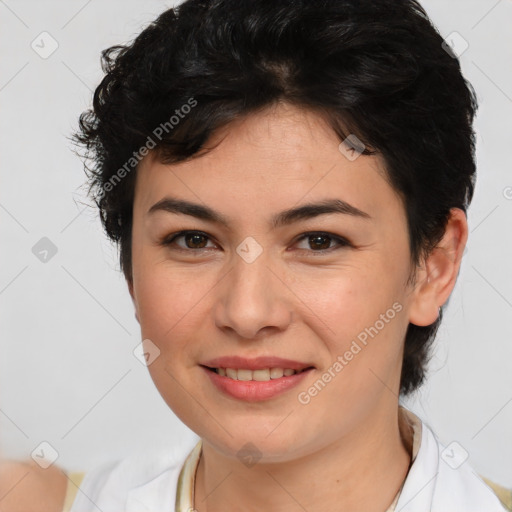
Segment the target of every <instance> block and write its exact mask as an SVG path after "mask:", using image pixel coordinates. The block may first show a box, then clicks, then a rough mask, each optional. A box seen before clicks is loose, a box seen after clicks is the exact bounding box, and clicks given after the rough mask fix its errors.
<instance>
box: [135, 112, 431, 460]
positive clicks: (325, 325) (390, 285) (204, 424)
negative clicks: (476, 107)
mask: <svg viewBox="0 0 512 512" xmlns="http://www.w3.org/2000/svg"><path fill="white" fill-rule="evenodd" d="M215 144H218V145H217V146H216V147H215V149H213V150H212V151H211V152H209V153H207V154H205V155H203V156H201V157H199V158H196V159H193V160H190V161H188V162H182V163H179V164H172V165H164V164H161V163H158V162H157V161H156V160H154V159H153V158H152V157H146V159H145V160H143V161H142V162H141V165H140V167H139V169H138V174H137V181H136V192H135V199H134V213H133V232H132V262H133V283H130V285H129V286H130V293H131V294H132V298H133V300H134V304H135V308H136V315H137V319H138V321H139V323H140V325H141V333H142V339H143V340H151V344H152V345H151V346H152V347H154V346H156V347H157V348H158V350H159V351H160V352H159V355H158V356H157V357H156V358H155V359H154V360H153V361H152V362H150V364H149V366H148V368H149V372H150V374H151V377H152V379H153V381H154V383H155V385H156V386H157V388H158V390H159V392H160V394H161V396H162V397H163V399H164V400H165V401H166V403H167V404H168V405H169V407H170V408H171V409H172V410H173V411H174V413H175V414H176V415H177V416H178V417H179V418H180V419H181V420H182V421H183V422H184V423H185V424H186V425H187V426H189V427H190V428H191V429H192V430H193V431H195V432H196V433H197V434H198V435H199V436H201V437H202V438H203V439H205V440H207V441H208V442H210V443H211V444H213V445H214V446H216V447H217V448H218V450H220V451H222V452H223V453H225V454H235V453H236V452H237V451H238V450H240V448H241V447H242V446H243V445H244V444H245V443H247V442H248V441H250V442H252V443H253V444H254V445H256V446H257V447H258V449H259V450H260V451H261V452H262V453H263V454H264V456H265V457H266V458H267V459H268V460H286V459H293V458H295V457H298V456H300V455H305V454H307V453H311V452H313V451H315V450H319V449H321V448H322V447H324V446H327V445H328V444H329V443H332V442H335V441H336V439H338V438H341V437H342V436H344V435H348V434H349V433H350V432H352V431H354V430H355V429H357V426H358V425H360V424H361V422H362V420H363V418H368V417H369V415H371V414H374V413H375V414H376V413H377V412H378V411H381V412H382V410H383V408H384V407H386V406H390V407H391V405H392V407H394V408H395V410H396V403H397V395H398V387H399V381H400V370H401V361H402V350H403V342H404V338H405V332H406V329H407V326H408V323H409V321H410V310H411V306H412V303H413V300H414V295H413V294H411V290H409V289H408V288H407V287H406V282H407V278H408V277H409V274H410V272H411V267H410V264H409V256H410V253H409V246H408V237H407V224H406V217H405V210H404V206H403V204H402V202H401V200H400V199H399V197H398V196H397V195H396V193H395V192H394V190H393V189H392V188H391V187H390V185H389V184H388V182H387V181H386V180H385V178H384V167H383V162H382V160H381V159H380V157H377V156H364V155H361V156H359V157H358V158H355V159H354V158H353V155H352V158H347V156H346V155H345V154H344V153H343V152H342V151H340V149H339V140H338V139H337V137H336V135H335V134H334V132H332V130H331V129H330V128H329V127H328V126H327V125H326V124H325V123H324V122H323V121H322V119H321V118H320V117H319V116H318V115H317V114H315V113H312V112H306V111H303V110H297V109H295V108H294V107H291V106H286V105H283V104H281V105H279V106H278V107H275V108H273V109H272V110H266V111H264V112H261V113H258V114H254V115H251V116H249V117H247V118H245V119H244V120H239V121H236V122H233V123H231V124H230V125H229V126H227V127H226V128H225V129H223V130H221V131H218V132H217V133H216V134H215V135H214V136H213V138H212V139H211V141H209V143H208V144H207V146H208V147H211V146H213V145H215ZM166 198H167V199H170V198H172V199H175V200H176V199H178V200H182V201H187V202H191V203H196V204H198V205H200V206H202V207H207V208H208V209H211V210H214V211H215V212H216V213H217V215H218V216H219V217H222V219H223V220H224V221H225V222H226V224H224V223H222V222H218V221H213V220H212V219H206V218H197V217H195V216H193V215H187V214H185V213H183V212H181V213H178V212H176V211H173V210H174V208H173V207H171V206H169V204H168V207H167V208H164V207H161V208H160V207H157V206H155V207H154V208H153V209H152V207H153V206H154V205H157V203H160V202H161V201H162V200H164V199H166ZM333 200H338V201H344V202H346V203H349V205H351V206H352V207H353V208H354V209H358V210H359V211H360V212H362V213H360V214H348V213H340V212H331V213H321V214H318V210H317V211H316V213H317V215H313V214H312V213H311V211H309V215H303V216H300V215H295V216H288V217H287V218H286V219H283V218H281V219H280V220H281V222H276V223H273V222H272V221H273V220H274V219H275V218H277V216H278V215H279V214H280V213H281V212H284V211H287V210H291V209H296V208H300V207H303V206H305V205H306V204H313V203H314V204H318V203H320V202H325V201H333ZM160 204H162V203H160ZM150 210H152V211H150ZM196 211H197V210H196ZM189 213H191V212H189ZM306 213H307V212H306ZM286 220H287V221H286ZM183 230H187V231H191V232H192V233H188V234H185V235H181V236H179V235H178V236H177V237H176V238H175V239H174V240H173V241H171V238H172V237H173V236H174V235H175V234H176V233H178V232H180V231H183ZM434 319H435V318H434ZM434 319H432V321H433V320H434ZM429 321H430V319H429ZM146 343H147V342H146ZM153 344H154V345H153ZM226 356H240V357H245V358H249V359H252V358H257V357H260V356H274V357H280V358H285V359H289V360H293V361H295V362H298V363H302V365H303V366H304V367H313V369H310V370H308V371H306V372H304V374H302V375H300V376H298V377H300V378H297V377H295V384H294V385H292V386H291V387H290V388H287V389H283V390H281V392H280V393H278V394H274V395H271V396H267V397H266V398H261V395H258V396H259V398H258V396H256V395H247V396H246V398H247V399H242V398H236V397H234V396H232V395H231V394H229V392H225V391H221V390H220V389H219V388H218V387H217V386H216V385H215V384H214V382H213V380H212V379H213V376H212V375H210V374H209V373H211V372H210V370H207V369H205V368H204V367H203V366H202V365H204V364H205V363H206V362H209V361H211V360H212V359H215V358H220V357H226ZM275 366H281V365H279V364H278V365H275ZM239 367H240V366H239ZM219 378H220V376H217V377H215V379H216V380H219ZM226 378H227V377H223V379H226ZM288 378H289V377H285V376H283V377H282V378H281V381H283V380H286V379H288ZM292 378H293V377H292ZM215 379H214V380H215ZM319 381H320V383H319ZM315 383H316V386H315ZM242 385H243V383H242ZM248 386H249V385H247V386H246V388H247V387H248ZM257 386H259V387H260V388H262V387H263V386H261V385H258V384H257ZM246 388H244V389H245V390H246V392H247V393H250V391H247V389H246ZM240 392H241V393H243V392H244V390H242V391H240ZM251 397H252V398H251ZM255 397H256V398H255Z"/></svg>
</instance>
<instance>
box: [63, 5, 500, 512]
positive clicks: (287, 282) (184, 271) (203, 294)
mask: <svg viewBox="0 0 512 512" xmlns="http://www.w3.org/2000/svg"><path fill="white" fill-rule="evenodd" d="M443 43H444V42H443V39H442V38H441V36H440V35H439V33H438V32H437V31H436V29H435V28H434V27H433V26H432V25H431V23H430V21H429V19H428V17H427V15H426V13H425V11H424V10H423V9H422V8H421V6H420V5H419V4H418V3H417V2H415V1H411V0H398V1H397V0H383V1H380V2H372V1H369V0H368V1H355V0H345V1H340V0H326V1H322V2H305V1H304V2H298V1H291V0H282V1H275V0H272V1H270V0H251V1H246V0H219V1H199V0H188V1H185V2H184V3H183V4H181V5H180V6H179V8H174V9H169V10H168V11H166V12H164V13H163V14H162V15H161V16H159V18H158V19H157V20H156V21H155V22H154V23H153V24H151V25H150V26H149V27H148V28H146V29H145V30H144V31H143V32H142V33H141V34H140V35H139V36H138V37H137V39H136V40H135V41H134V42H133V44H131V45H127V46H117V47H113V48H110V49H109V50H106V51H105V52H104V55H103V59H104V70H105V73H106V74H105V77H104V79H103V81H102V82H101V84H100V85H99V86H98V88H97V89H96V92H95V96H94V106H93V109H91V110H90V111H87V112H84V114H83V115H82V116H81V119H80V130H79V132H78V133H77V134H76V140H77V142H78V143H79V144H82V145H83V146H84V147H85V148H86V149H87V150H88V152H87V155H86V156H88V157H89V158H91V161H92V165H91V166H89V167H88V176H89V179H90V185H91V189H90V192H92V197H94V199H95V200H96V203H97V205H98V207H99V209H100V212H101V218H102V222H103V225H104V227H105V230H106V232H107V234H108V236H109V237H110V238H111V239H112V240H114V241H116V242H118V243H119V247H120V263H121V268H122V270H123V272H124V275H125V277H126V281H127V285H128V289H129V293H130V295H131V297H132V299H133V303H134V307H135V313H136V318H137V320H138V322H139V323H140V326H141V336H142V338H141V339H143V340H144V342H143V348H144V354H145V358H146V362H147V365H148V369H149V372H150V375H151V377H152V379H153V381H154V383H155V385H156V387H157V389H158V391H159V392H160V394H161V395H162V397H163V398H164V400H165V401H166V403H167V404H168V405H169V407H170V408H171V409H172V411H173V412H174V413H175V414H176V415H177V416H178V417H179V418H180V419H181V420H182V421H183V423H185V424H186V425H187V426H188V427H189V428H191V429H192V430H193V431H194V432H195V433H196V434H197V436H198V437H197V439H196V440H195V444H194V445H190V446H183V447H177V449H176V451H175V453H154V454H147V455H143V454H137V455H135V454H134V455H132V456H130V457H127V458H126V459H124V460H122V461H119V462H113V463H110V464H106V465H104V466H102V467H101V468H98V469H97V470H95V471H92V472H90V473H88V474H86V475H85V478H84V479H83V481H82V482H81V484H80V492H77V493H76V497H74V498H72V499H73V504H72V505H71V511H72V512H84V511H92V510H98V509H99V510H102V511H103V512H110V511H116V512H119V511H120V510H126V511H135V510H137V511H140V510H148V511H149V510H151V511H157V510H158V511H162V510H173V509H174V510H177V511H181V512H185V511H189V510H193V509H194V510H198V511H199V512H206V511H207V512H219V511H230V510H239V509H243V510H247V511H253V510H254V511H256V510H268V511H273V510H275V511H278V510H279V511H300V510H308V511H315V510H344V511H351V512H352V511H354V512H355V511H358V512H362V511H383V512H384V511H395V510H396V511H399V510H400V511H421V512H425V511H427V510H432V511H438V512H440V511H443V512H445V511H447V510H450V511H460V512H463V511H464V512H469V511H471V512H476V511H483V510H485V511H488V512H492V511H496V512H497V511H503V510H505V508H504V506H503V504H501V503H500V500H499V499H498V497H497V496H496V494H495V493H494V492H493V490H492V489H491V488H490V487H489V486H488V485H487V484H486V483H485V482H484V481H483V480H482V479H481V478H480V477H478V476H477V475H476V473H475V472H474V471H473V470H472V469H471V468H470V466H469V465H468V463H467V462H466V461H465V457H466V456H467V454H466V455H465V454H464V449H463V447H461V446H460V445H458V446H451V445H450V446H448V447H445V446H443V445H442V444H441V443H440V442H439V440H438V439H437V437H436V436H435V434H434V433H433V432H432V430H431V429H430V427H429V426H428V425H427V424H426V423H425V422H423V421H422V420H421V419H420V418H418V417H417V416H416V415H415V414H413V413H412V412H411V411H408V410H407V409H405V408H404V407H402V406H401V405H399V397H400V396H402V397H405V396H407V395H410V394H411V393H412V392H413V391H415V390H416V389H418V387H419V386H420V385H421V384H422V383H423V382H424V380H425V375H426V364H427V361H428V358H429V349H430V347H431V344H432V342H433V341H434V338H435V334H436V331H437V329H438V327H439V325H440V322H441V319H442V308H443V306H444V305H445V304H446V303H447V301H448V300H449V297H450V294H451V292H452V290H453V288H454V286H455V283H456V279H457V275H458V272H459V269H460V263H461V258H462V253H463V250H464V247H465V245H466V241H467V237H468V228H467V221H466V209H467V207H468V206H469V203H470V202H471V199H472V196H473V190H474V180H475V162H474V132H473V128H472V122H473V118H474V115H475V111H476V108H477V104H476V99H475V96H474V92H473V90H472V87H471V85H470V84H469V83H467V82H466V81H465V80H464V78H463V76H462V74H461V70H460V66H459V62H458V60H457V59H456V58H455V55H454V54H453V53H452V52H450V50H449V48H446V45H445V44H443ZM72 490H73V487H72V486H71V485H70V486H69V487H68V493H69V494H68V501H71V500H70V499H69V496H71V491H72Z"/></svg>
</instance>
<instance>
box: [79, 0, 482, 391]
mask: <svg viewBox="0 0 512 512" xmlns="http://www.w3.org/2000/svg"><path fill="white" fill-rule="evenodd" d="M101 64H102V69H103V71H104V73H105V76H104V78H103V80H102V81H101V83H100V84H99V86H98V87H97V88H96V90H95V92H94V99H93V107H92V108H91V109H89V110H86V111H84V112H83V113H82V114H81V116H80V120H79V128H78V130H77V131H76V132H75V133H74V134H73V140H74V141H75V143H76V144H77V145H78V146H82V147H84V149H85V154H84V155H82V156H84V157H85V160H86V161H89V162H92V165H90V166H89V165H88V164H87V163H85V171H86V174H87V177H88V178H89V184H90V186H89V191H88V193H89V194H90V195H91V197H92V198H93V199H94V201H95V203H96V206H97V207H98V208H99V211H100V216H101V221H102V225H103V227H104V229H105V231H106V233H107V235H108V236H109V238H110V239H111V240H112V241H113V242H115V243H118V244H119V245H120V265H121V269H122V271H123V272H124V275H125V277H126V279H127V280H128V281H129V282H131V281H132V264H131V231H132V212H133V200H134V184H135V175H136V168H137V163H138V161H139V160H140V159H141V152H142V154H144V149H143V148H146V150H147V149H148V148H149V149H150V150H151V151H152V152H153V153H154V154H155V156H157V157H158V159H159V161H161V162H163V163H176V162H180V161H184V160H185V159H191V158H196V157H198V156H201V155H202V154H204V153H203V150H204V148H203V147H202V146H203V144H204V143H205V142H206V141H207V139H208V138H209V137H210V135H212V134H213V132H214V131H215V130H217V129H218V128H220V127H223V126H225V125H227V124H228V123H230V122H231V121H233V120H235V119H238V118H241V117H243V116H246V115H248V114H250V113H255V112H257V111H260V110H263V109H265V108H266V107H269V106H272V105H275V104H276V103H277V102H287V103H289V104H292V105H294V106H296V107H300V108H301V109H309V110H311V111H315V112H317V113H318V114H320V115H321V116H322V117H323V118H324V119H325V120H326V121H327V122H328V123H329V126H331V127H332V129H333V130H334V131H335V133H336V134H337V135H338V136H339V138H340V141H343V140H345V138H346V137H347V136H348V135H351V134H353V135H355V136H356V137H357V138H358V139H359V140H360V141H362V142H363V143H364V145H365V147H366V149H365V151H364V154H367V155H369V154H380V155H382V157H383V161H384V162H385V165H386V178H387V179H388V180H389V183H390V185H391V186H392V187H393V188H394V190H395V191H396V192H397V193H398V194H399V196H400V197H401V198H402V201H403V204H404V207H405V211H406V216H407V223H408V235H409V245H410V253H411V263H412V264H413V267H416V266H417V265H418V263H419V262H420V261H421V257H423V256H427V255H428V254H429V253H430V251H431V250H432V248H434V247H435V246H436V245H437V243H438V242H439V241H440V240H441V239H442V237H443V235H444V231H445V228H446V223H447V220H448V217H449V212H450V208H452V207H457V208H460V209H462V210H463V211H464V212H465V213H466V209H467V206H468V205H469V204H470V202H471V200H472V197H473V190H474V182H475V172H476V166H475V155H474V153H475V134H474V131H473V126H472V124H473V118H474V116H475V113H476V110H477V106H478V105H477V100H476V95H475V92H474V90H473V88H472V86H471V84H470V83H468V82H467V81H466V80H465V79H464V77H463V76H462V73H461V68H460V63H459V61H458V59H457V58H456V56H455V54H453V53H452V52H451V51H448V49H446V45H444V44H443V38H442V36H441V35H440V34H439V32H438V30H437V29H436V28H435V26H434V25H433V24H432V22H431V21H430V19H429V18H428V16H427V14H426V12H425V11H424V9H423V8H422V7H421V5H420V4H419V3H418V2H417V1H415V0H379V1H378V2H375V1H374V0H315V1H312V0H309V1H308V0H186V1H185V2H183V3H182V4H180V5H179V6H177V7H174V8H171V9H169V10H167V11H165V12H163V13H162V14H161V15H160V16H158V18H157V19H156V20H155V21H154V22H152V23H150V24H149V26H148V27H147V28H145V29H144V30H143V31H142V32H141V33H140V34H139V35H138V37H136V38H135V39H134V41H133V42H131V43H130V44H126V45H116V46H112V47H110V48H108V49H106V50H104V51H103V52H102V59H101ZM173 118H174V119H173ZM157 135H158V136H157ZM150 140H151V141H152V142H151V143H150V142H149V141H150ZM123 169H124V171H123ZM131 169H133V170H134V172H130V170H131ZM411 278H412V274H411ZM411 278H410V279H409V281H408V283H409V282H411V281H410V280H411ZM413 281H414V279H413ZM441 320H442V311H440V316H439V318H438V319H437V320H436V322H434V323H433V324H431V325H430V326H416V325H413V324H409V326H408V329H407V333H406V339H405V347H404V358H403V365H402V374H401V382H400V393H401V394H402V395H403V396H406V395H409V394H410V393H411V392H412V391H414V390H416V389H417V388H419V386H420V385H421V384H422V383H423V381H424V380H425V374H426V365H427V363H428V359H429V357H430V354H429V350H430V346H431V344H432V342H433V341H434V338H435V335H436V332H437V329H438V327H439V325H440V323H441Z"/></svg>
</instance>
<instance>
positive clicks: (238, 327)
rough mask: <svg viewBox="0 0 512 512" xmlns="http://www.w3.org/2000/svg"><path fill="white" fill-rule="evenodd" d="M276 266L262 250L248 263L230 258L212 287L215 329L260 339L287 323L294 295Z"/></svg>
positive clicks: (289, 319) (289, 320)
mask: <svg viewBox="0 0 512 512" xmlns="http://www.w3.org/2000/svg"><path fill="white" fill-rule="evenodd" d="M276 267H277V265H272V262H271V261H270V260H269V258H267V257H266V255H265V253H264V252H263V253H262V254H261V255H260V256H259V257H258V258H256V259H255V260H254V261H252V262H248V261H246V260H244V259H243V258H242V257H238V256H236V257H235V258H234V262H233V266H232V267H231V268H230V269H229V271H228V274H227V275H226V276H225V278H224V279H223V280H222V281H221V283H219V285H218V286H217V287H216V288H217V294H218V295H217V297H216V303H215V322H216V325H217V327H218V328H219V329H222V330H232V331H234V332H235V333H236V335H237V336H238V337H240V338H244V339H260V338H261V337H263V336H267V335H270V334H271V333H272V331H275V332H276V333H277V332H280V331H284V330H285V329H286V328H287V327H288V326H289V325H290V323H291V321H292V314H293V309H292V307H293V299H292V298H293V297H294V295H293V293H292V291H291V290H290V288H289V286H288V285H287V283H286V276H284V275H282V274H283V272H280V271H279V270H277V268H276ZM280 274H281V275H280Z"/></svg>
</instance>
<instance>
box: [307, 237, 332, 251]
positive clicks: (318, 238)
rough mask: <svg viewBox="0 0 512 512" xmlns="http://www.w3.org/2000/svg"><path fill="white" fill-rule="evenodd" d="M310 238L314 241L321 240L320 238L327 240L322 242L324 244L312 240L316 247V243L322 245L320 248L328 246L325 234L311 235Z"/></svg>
mask: <svg viewBox="0 0 512 512" xmlns="http://www.w3.org/2000/svg"><path fill="white" fill-rule="evenodd" d="M311 238H312V239H313V240H316V241H318V240H321V239H322V238H323V239H324V240H327V242H326V243H324V244H317V242H313V243H314V244H316V245H317V248H318V245H321V246H322V247H320V248H321V249H327V248H328V247H329V241H328V239H329V237H328V236H325V235H313V236H312V237H311Z"/></svg>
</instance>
